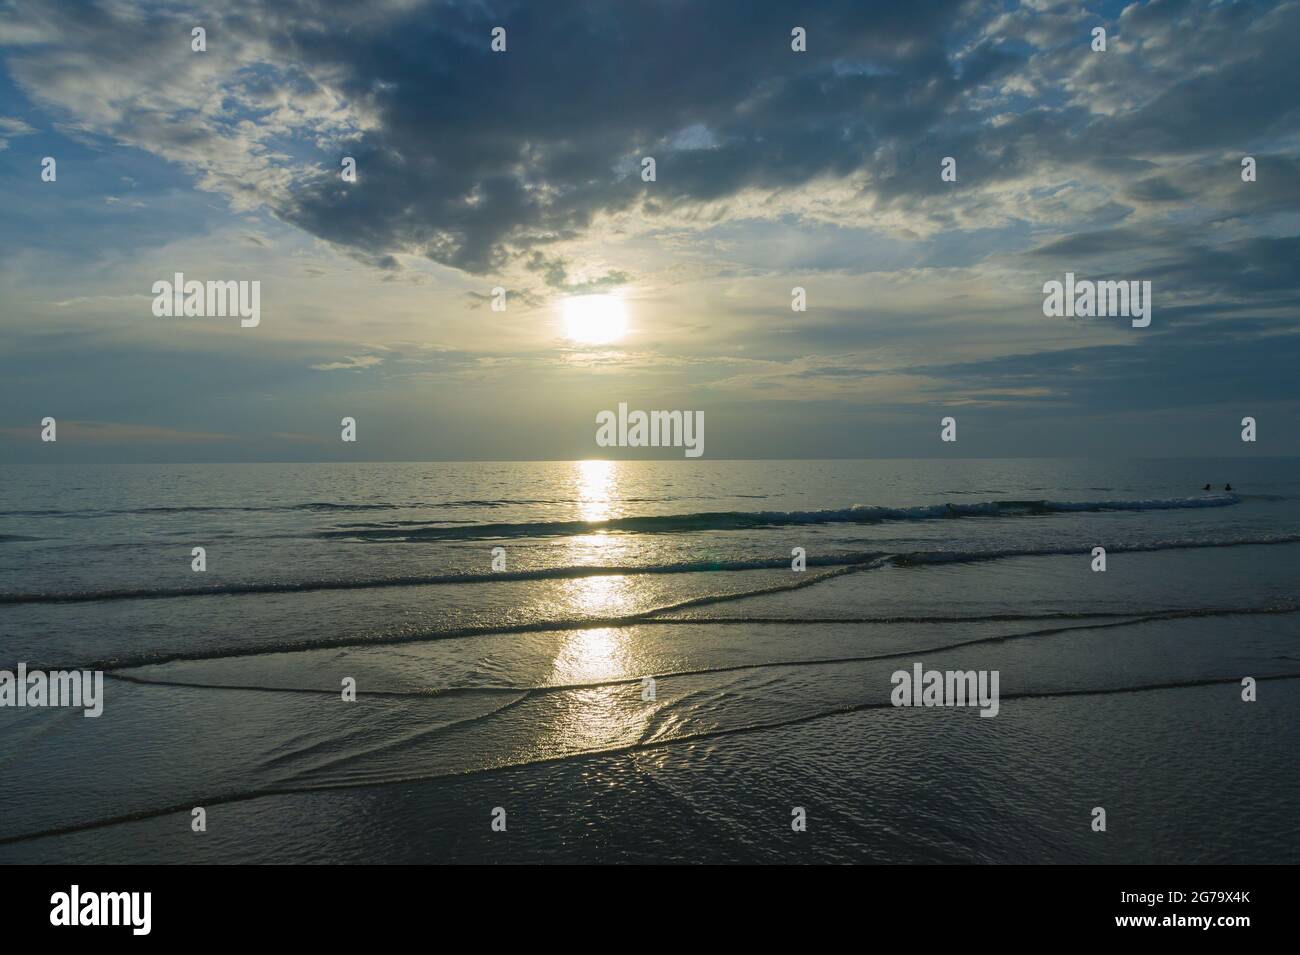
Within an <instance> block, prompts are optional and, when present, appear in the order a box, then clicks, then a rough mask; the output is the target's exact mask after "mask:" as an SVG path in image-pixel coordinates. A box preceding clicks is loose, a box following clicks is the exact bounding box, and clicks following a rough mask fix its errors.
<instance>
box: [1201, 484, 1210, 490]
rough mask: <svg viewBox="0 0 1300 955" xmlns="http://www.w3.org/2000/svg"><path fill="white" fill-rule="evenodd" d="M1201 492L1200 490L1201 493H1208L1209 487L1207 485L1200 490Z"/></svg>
mask: <svg viewBox="0 0 1300 955" xmlns="http://www.w3.org/2000/svg"><path fill="white" fill-rule="evenodd" d="M1201 490H1202V491H1208V490H1210V485H1208V484H1207V485H1205V487H1203V488H1201Z"/></svg>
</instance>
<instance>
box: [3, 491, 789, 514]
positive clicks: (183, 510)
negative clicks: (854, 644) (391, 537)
mask: <svg viewBox="0 0 1300 955" xmlns="http://www.w3.org/2000/svg"><path fill="white" fill-rule="evenodd" d="M725 496H727V497H732V498H753V499H759V498H765V497H767V496H768V495H766V494H732V495H725ZM695 499H696V500H712V499H715V496H714V495H705V496H695ZM623 500H624V501H625V502H626V503H629V504H671V503H674V502H676V501H679V500H681V499H680V498H677V497H629V498H624V499H623ZM581 503H583V502H582V501H580V500H575V499H572V498H494V499H491V500H487V499H470V500H464V501H460V500H453V501H373V502H370V503H357V504H347V503H342V504H336V503H332V502H329V501H306V502H303V503H300V504H263V505H241V504H178V505H171V506H162V505H158V506H152V507H126V508H89V509H85V510H62V509H59V508H51V507H46V508H34V509H28V510H13V511H6V510H0V517H75V518H97V517H116V516H120V515H139V514H222V513H236V514H267V513H294V512H301V511H308V512H320V513H330V512H334V511H337V512H340V513H347V512H349V511H417V510H438V509H441V508H483V509H489V508H498V507H554V506H577V505H580V504H581Z"/></svg>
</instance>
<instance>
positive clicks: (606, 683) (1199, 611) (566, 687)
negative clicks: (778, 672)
mask: <svg viewBox="0 0 1300 955" xmlns="http://www.w3.org/2000/svg"><path fill="white" fill-rule="evenodd" d="M1293 613H1300V606H1297V605H1290V606H1288V605H1279V606H1265V607H1192V608H1189V609H1186V610H1142V611H1132V612H1128V613H1119V612H1115V611H1106V612H1100V613H1047V614H1020V615H1017V614H983V615H978V616H951V617H857V618H852V619H840V618H830V617H827V618H819V619H817V620H808V619H795V618H786V619H776V618H766V619H760V620H754V619H746V618H740V617H737V618H725V617H724V618H718V617H709V618H707V619H694V620H662V621H660V620H647V621H644V623H643V625H654V624H658V623H664V624H687V623H689V624H695V625H699V624H748V623H780V624H782V625H785V626H797V625H801V624H807V623H829V624H848V623H868V624H891V623H900V622H901V623H937V622H942V623H951V622H962V623H969V622H980V623H1001V622H1010V621H1021V622H1029V621H1048V620H1051V621H1057V622H1058V623H1057V625H1055V626H1048V627H1036V628H1035V629H1033V630H1025V631H1020V632H1018V633H998V634H994V635H992V636H986V637H974V638H972V639H968V640H959V641H956V642H950V643H939V644H932V645H930V646H926V647H908V648H905V649H900V650H889V651H887V652H884V653H870V654H865V655H863V654H859V655H852V656H838V657H810V658H808V659H797V660H764V661H761V662H752V663H732V664H727V665H726V666H713V667H697V668H694V669H680V670H664V671H662V672H660V673H657V674H655V679H658V680H666V679H673V678H678V677H687V676H712V675H716V674H722V673H740V672H745V671H750V670H767V669H785V668H795V669H797V668H802V667H817V666H836V665H839V664H847V663H869V662H873V661H877V660H894V659H902V658H907V657H919V656H930V655H933V654H936V653H947V652H951V651H953V650H964V649H967V648H969V647H974V646H982V645H984V644H990V643H996V644H1004V643H1006V642H1008V641H1011V640H1025V639H1035V638H1041V637H1052V636H1059V635H1061V634H1067V633H1075V632H1081V631H1096V630H1113V629H1116V628H1119V627H1137V626H1142V625H1143V624H1148V623H1158V622H1164V621H1170V620H1195V619H1198V618H1202V617H1223V616H1253V615H1261V614H1262V615H1284V614H1293ZM187 662H203V661H187ZM107 676H109V677H110V678H111V679H115V680H121V681H123V682H125V683H136V684H140V685H142V686H176V687H184V688H186V689H195V690H244V691H248V692H255V693H299V694H312V695H316V696H337V695H338V689H337V688H335V687H324V688H322V687H303V686H271V685H267V684H261V683H205V682H198V681H192V680H165V679H159V678H156V677H147V676H139V675H138V674H132V673H125V672H123V671H122V670H111V671H109V672H108V674H107ZM642 681H643V677H641V676H632V677H620V678H618V679H612V680H593V681H587V682H583V683H543V684H536V685H526V686H521V685H517V684H500V683H476V684H464V685H456V686H444V687H434V688H429V689H422V690H386V689H368V690H366V695H367V696H382V697H394V698H399V699H434V698H438V697H447V696H473V695H492V694H525V695H532V696H542V695H545V694H551V693H563V692H569V691H572V690H594V689H605V688H608V687H616V686H633V685H637V684H640V683H641V682H642Z"/></svg>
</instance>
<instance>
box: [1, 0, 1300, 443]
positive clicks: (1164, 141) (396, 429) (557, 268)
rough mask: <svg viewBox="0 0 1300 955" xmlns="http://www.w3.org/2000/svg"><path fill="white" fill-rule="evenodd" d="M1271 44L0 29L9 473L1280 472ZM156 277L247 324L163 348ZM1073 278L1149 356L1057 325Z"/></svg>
mask: <svg viewBox="0 0 1300 955" xmlns="http://www.w3.org/2000/svg"><path fill="white" fill-rule="evenodd" d="M195 27H202V28H203V30H204V31H205V41H206V49H205V50H201V51H198V50H195V49H193V45H194V41H193V35H192V31H193V29H194V28H195ZM496 27H501V28H503V29H504V31H505V49H504V51H494V50H493V49H492V40H493V30H494V28H496ZM797 27H798V28H802V29H803V31H804V35H805V36H806V49H804V50H802V51H796V50H795V49H793V48H792V44H793V40H792V31H794V30H795V28H797ZM1098 27H1100V28H1103V29H1104V30H1105V41H1106V43H1105V45H1106V48H1105V50H1104V51H1098V50H1095V49H1093V47H1094V45H1095V41H1094V37H1093V31H1094V29H1095V28H1098ZM1297 48H1300V2H1285V3H1253V2H1241V3H1231V2H1210V0H1189V2H1163V0H1156V2H1150V3H1133V4H1127V5H1126V4H1122V3H1101V4H1086V5H1085V4H1079V3H1072V2H1065V3H1058V2H1055V0H1027V2H1022V3H1014V2H1010V3H954V2H946V0H927V2H925V3H918V2H916V0H902V2H896V3H895V2H883V3H874V2H852V3H850V2H842V3H836V2H817V3H798V2H762V0H708V2H684V0H643V2H636V3H631V2H628V3H610V2H607V0H592V2H569V0H547V2H545V3H536V2H533V3H527V2H518V3H512V2H500V3H498V2H492V0H474V2H437V3H422V2H413V0H368V2H365V3H356V2H341V3H333V2H312V0H263V2H228V3H220V4H212V5H210V6H207V7H205V6H202V5H190V4H173V3H152V2H149V3H146V2H135V0H111V2H95V3H91V2H64V0H30V2H29V0H0V460H6V461H15V462H55V461H58V462H76V461H115V462H146V461H177V462H183V461H232V462H237V461H315V460H322V461H325V460H350V459H359V460H528V459H581V458H589V457H611V456H613V457H641V456H653V457H681V451H680V449H645V450H642V449H630V448H613V449H610V448H601V447H598V446H597V445H596V441H595V434H596V415H597V414H598V413H599V412H600V411H602V410H607V409H616V408H617V407H618V405H619V404H620V403H626V404H627V405H628V406H629V408H631V409H644V410H652V409H665V410H668V409H680V410H689V411H697V412H703V415H704V419H705V421H706V429H705V432H706V444H705V453H704V458H705V459H707V458H801V457H809V458H824V457H848V458H873V457H927V456H961V457H996V456H1026V457H1030V456H1040V455H1042V456H1097V455H1115V456H1203V455H1204V456H1217V455H1239V454H1252V455H1296V454H1300V428H1298V427H1297V424H1298V423H1300V400H1298V395H1297V387H1296V381H1297V368H1300V334H1297V333H1298V332H1300V326H1298V324H1297V317H1298V316H1300V310H1298V308H1297V304H1298V302H1300V296H1298V292H1300V56H1297V55H1296V50H1297ZM46 157H52V158H53V159H54V160H55V162H56V178H55V179H54V181H45V180H44V179H43V178H42V170H43V160H44V159H45V158H46ZM343 157H351V158H352V159H354V160H355V169H356V177H355V181H344V179H343V176H342V174H341V164H342V160H343ZM645 157H653V159H654V160H655V175H654V179H653V181H646V180H645V178H644V176H643V159H644V158H645ZM945 157H951V158H952V159H954V160H955V173H956V176H955V181H948V180H946V179H945V178H944V177H943V176H942V175H941V171H942V163H943V160H944V158H945ZM1244 157H1252V158H1253V159H1254V160H1255V180H1254V181H1251V182H1247V181H1243V172H1242V160H1243V158H1244ZM949 178H951V177H949ZM177 272H181V273H183V274H184V275H185V277H186V279H191V280H194V279H197V280H199V281H208V280H213V281H246V282H253V281H256V282H259V283H260V295H261V298H260V322H259V324H257V326H256V327H247V328H246V327H241V323H240V322H239V320H238V319H237V318H229V317H225V318H223V317H215V316H205V317H188V318H187V317H159V316H157V315H155V314H154V310H153V304H154V292H153V288H154V284H155V283H156V282H159V281H161V280H167V281H170V280H171V279H172V277H173V275H174V274H175V273H177ZM1067 272H1072V273H1074V274H1075V275H1076V276H1077V277H1078V278H1079V279H1092V280H1123V281H1149V282H1150V283H1151V288H1152V293H1151V296H1152V298H1151V301H1152V316H1151V319H1152V320H1151V323H1150V325H1149V326H1148V327H1145V328H1138V327H1133V325H1132V323H1131V322H1130V320H1129V319H1127V318H1124V317H1110V318H1093V319H1081V318H1065V317H1055V316H1047V315H1045V314H1044V309H1043V303H1044V293H1043V287H1044V284H1045V283H1047V282H1050V281H1063V280H1064V277H1065V274H1066V273H1067ZM796 287H798V288H802V289H804V290H805V295H806V310H804V311H795V310H793V309H792V289H794V288H796ZM497 288H500V289H504V290H505V309H504V311H496V310H494V309H493V307H492V303H493V290H494V289H497ZM592 296H596V297H595V298H592ZM576 298H582V299H583V300H584V301H586V302H587V303H595V304H594V305H593V306H592V308H594V314H595V316H596V317H595V321H596V324H597V325H600V324H601V323H602V322H605V321H613V318H614V317H616V316H619V315H621V316H624V317H625V319H626V332H625V334H623V335H621V336H616V337H614V338H613V339H612V340H608V341H591V340H583V337H584V336H582V335H581V334H579V335H576V336H575V334H574V328H573V326H572V325H571V324H570V323H569V322H567V321H566V316H569V315H571V314H572V313H571V309H572V307H573V306H572V300H574V299H576ZM611 327H612V326H611ZM586 337H587V338H590V337H592V336H586ZM596 337H600V336H596ZM47 416H48V417H53V418H54V419H55V420H56V421H57V438H58V440H57V441H56V442H52V443H51V442H43V441H41V437H40V436H41V421H42V419H43V418H45V417H47ZM1246 416H1250V417H1253V418H1255V419H1256V421H1257V428H1258V440H1257V441H1256V442H1255V443H1252V444H1247V443H1245V442H1243V441H1242V440H1241V430H1242V429H1241V419H1242V418H1243V417H1246ZM344 417H352V418H354V419H355V420H356V422H357V441H356V442H354V443H345V442H342V441H341V440H340V430H341V429H340V422H341V420H342V418H344ZM945 417H952V418H954V419H955V420H956V422H957V430H956V434H957V440H956V441H955V442H951V443H945V442H942V441H941V440H940V433H941V419H943V418H945Z"/></svg>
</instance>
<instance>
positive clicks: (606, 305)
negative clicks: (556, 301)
mask: <svg viewBox="0 0 1300 955" xmlns="http://www.w3.org/2000/svg"><path fill="white" fill-rule="evenodd" d="M564 334H566V335H567V336H568V337H569V338H571V339H572V340H573V341H575V342H581V343H582V344H584V345H607V344H609V343H610V342H616V341H618V340H619V339H621V338H622V337H623V336H624V335H626V334H627V307H626V306H625V305H624V304H623V299H621V298H620V297H619V296H617V295H575V296H573V297H572V298H566V299H565V300H564Z"/></svg>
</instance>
